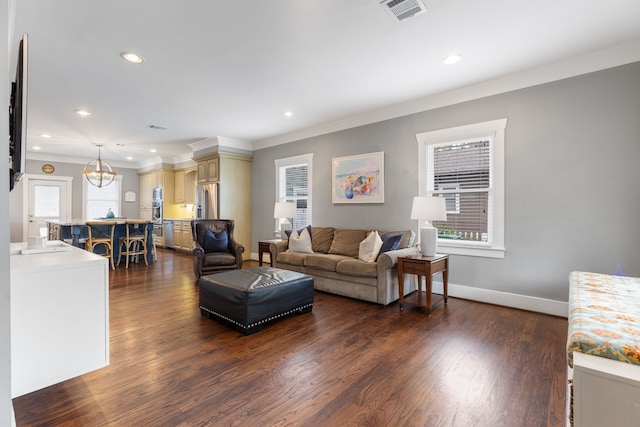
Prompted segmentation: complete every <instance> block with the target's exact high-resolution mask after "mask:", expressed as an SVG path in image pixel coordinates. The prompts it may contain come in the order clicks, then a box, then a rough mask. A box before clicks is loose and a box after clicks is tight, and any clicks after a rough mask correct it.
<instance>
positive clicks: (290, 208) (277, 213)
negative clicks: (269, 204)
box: [273, 202, 296, 218]
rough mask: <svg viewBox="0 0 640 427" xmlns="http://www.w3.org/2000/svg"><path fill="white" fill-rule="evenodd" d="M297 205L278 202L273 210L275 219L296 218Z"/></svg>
mask: <svg viewBox="0 0 640 427" xmlns="http://www.w3.org/2000/svg"><path fill="white" fill-rule="evenodd" d="M295 216H296V205H295V204H293V203H286V202H276V205H275V207H274V208H273V217H274V218H295Z"/></svg>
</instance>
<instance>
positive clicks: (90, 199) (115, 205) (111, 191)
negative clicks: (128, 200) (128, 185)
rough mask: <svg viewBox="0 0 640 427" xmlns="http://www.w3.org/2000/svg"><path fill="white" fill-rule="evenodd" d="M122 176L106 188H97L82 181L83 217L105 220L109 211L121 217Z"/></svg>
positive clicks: (84, 180)
mask: <svg viewBox="0 0 640 427" xmlns="http://www.w3.org/2000/svg"><path fill="white" fill-rule="evenodd" d="M121 188H122V176H121V175H117V176H116V177H115V179H114V180H113V182H112V183H111V184H109V185H106V186H104V187H100V188H98V187H96V186H95V185H91V184H89V183H88V182H87V180H86V179H83V180H82V190H83V191H82V195H83V199H84V200H83V203H82V216H83V218H85V219H88V220H91V219H96V218H105V217H106V216H107V213H108V212H109V209H111V212H113V215H114V216H120V212H121V206H122V200H121V193H122V192H121Z"/></svg>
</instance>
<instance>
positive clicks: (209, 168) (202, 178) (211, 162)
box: [198, 153, 220, 184]
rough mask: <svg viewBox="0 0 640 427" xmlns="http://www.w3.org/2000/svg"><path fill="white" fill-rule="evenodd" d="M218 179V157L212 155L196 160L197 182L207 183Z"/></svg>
mask: <svg viewBox="0 0 640 427" xmlns="http://www.w3.org/2000/svg"><path fill="white" fill-rule="evenodd" d="M218 181H220V158H219V157H218V154H217V153H216V154H215V155H214V157H211V158H208V159H203V160H200V161H198V184H208V183H215V182H218Z"/></svg>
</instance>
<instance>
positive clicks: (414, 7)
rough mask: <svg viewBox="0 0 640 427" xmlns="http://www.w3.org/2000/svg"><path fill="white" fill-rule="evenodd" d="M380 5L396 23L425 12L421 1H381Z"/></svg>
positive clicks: (425, 9)
mask: <svg viewBox="0 0 640 427" xmlns="http://www.w3.org/2000/svg"><path fill="white" fill-rule="evenodd" d="M380 5H382V7H383V8H385V9H386V10H388V11H389V13H390V14H391V15H393V17H394V18H396V19H397V20H398V21H402V20H403V19H407V18H411V17H412V16H413V15H417V14H418V13H422V12H426V11H427V8H426V7H425V6H424V3H422V0H382V1H381V2H380Z"/></svg>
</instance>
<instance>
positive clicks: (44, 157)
mask: <svg viewBox="0 0 640 427" xmlns="http://www.w3.org/2000/svg"><path fill="white" fill-rule="evenodd" d="M26 154H27V160H36V161H41V162H47V163H51V162H59V163H72V164H79V165H86V164H87V163H88V162H89V161H91V160H95V158H91V159H89V160H87V158H86V157H70V156H62V155H59V154H50V153H35V152H33V151H27V153H26ZM103 161H105V162H107V163H109V164H110V165H111V166H112V167H114V168H115V167H118V168H128V169H136V168H139V167H140V166H139V164H138V163H135V162H120V161H112V160H103Z"/></svg>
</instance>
